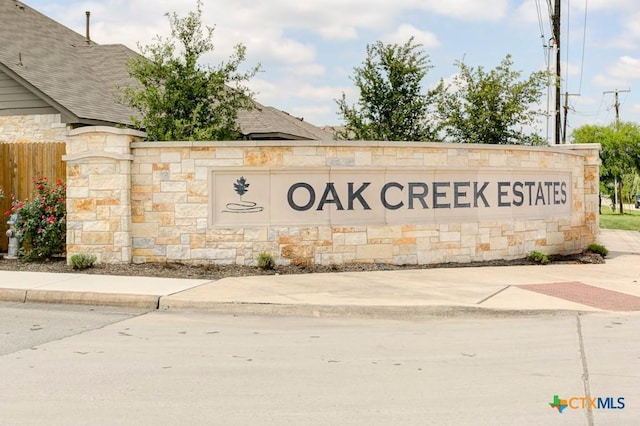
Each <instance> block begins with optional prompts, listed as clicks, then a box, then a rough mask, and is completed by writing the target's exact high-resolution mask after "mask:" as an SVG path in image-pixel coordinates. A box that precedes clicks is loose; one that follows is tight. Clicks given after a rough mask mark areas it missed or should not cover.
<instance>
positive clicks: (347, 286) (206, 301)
mask: <svg viewBox="0 0 640 426" xmlns="http://www.w3.org/2000/svg"><path fill="white" fill-rule="evenodd" d="M600 243H601V244H603V245H604V246H606V247H607V248H608V249H609V250H610V254H609V256H608V258H607V261H606V263H605V264H599V265H591V264H556V265H545V266H500V267H465V268H438V269H415V270H402V271H380V272H348V273H331V274H304V275H275V276H253V277H239V278H225V279H221V280H218V281H208V280H193V279H169V278H150V277H121V276H104V275H85V274H71V273H70V274H46V273H34V272H14V271H0V300H4V301H14V302H34V303H35V302H46V303H70V304H95V305H117V306H131V307H137V308H145V309H162V310H196V311H208V312H219V313H245V314H278V315H287V314H288V315H305V316H306V315H313V316H370V317H385V318H414V317H422V316H442V315H453V314H456V313H460V312H472V313H475V314H482V313H491V314H495V313H496V312H509V311H545V310H573V311H576V310H577V311H638V310H640V262H639V260H640V258H639V256H640V233H638V232H634V231H610V230H603V231H602V232H601V238H600Z"/></svg>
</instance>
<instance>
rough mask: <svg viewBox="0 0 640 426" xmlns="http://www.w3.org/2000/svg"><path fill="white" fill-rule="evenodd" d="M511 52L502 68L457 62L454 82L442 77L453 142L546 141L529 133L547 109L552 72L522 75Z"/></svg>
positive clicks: (445, 124)
mask: <svg viewBox="0 0 640 426" xmlns="http://www.w3.org/2000/svg"><path fill="white" fill-rule="evenodd" d="M512 65H513V62H512V60H511V56H510V55H507V56H506V57H505V58H504V59H503V60H502V62H501V63H500V65H498V66H497V67H496V68H494V69H492V70H489V71H485V69H484V68H483V67H480V66H479V67H477V68H473V67H470V66H468V65H467V64H465V63H463V62H456V66H457V67H458V68H459V73H458V74H456V76H455V77H454V78H453V80H452V82H451V83H450V84H446V83H445V82H444V80H441V81H440V84H439V85H438V88H437V89H436V91H437V102H436V103H437V107H438V115H439V118H440V121H441V124H442V129H443V131H444V133H445V135H446V137H445V139H446V140H449V141H451V142H466V143H490V144H525V145H541V144H545V143H546V142H544V141H543V139H542V138H541V137H540V136H539V135H537V134H535V133H534V134H530V133H527V128H533V127H535V125H536V122H537V120H538V117H540V116H542V115H543V111H540V110H535V109H533V107H534V106H535V105H536V104H538V103H539V101H540V98H541V97H542V95H543V92H544V88H545V85H546V82H547V78H548V77H547V73H545V72H534V73H532V74H531V75H530V76H529V77H528V78H527V79H524V80H523V79H521V74H522V73H521V72H519V71H514V70H512V69H511V68H512Z"/></svg>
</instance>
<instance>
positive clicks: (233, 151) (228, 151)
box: [215, 147, 244, 159]
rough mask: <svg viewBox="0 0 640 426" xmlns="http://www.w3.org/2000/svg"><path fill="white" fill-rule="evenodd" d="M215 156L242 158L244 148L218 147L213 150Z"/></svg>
mask: <svg viewBox="0 0 640 426" xmlns="http://www.w3.org/2000/svg"><path fill="white" fill-rule="evenodd" d="M215 153H216V158H220V159H229V158H232V159H244V150H243V149H242V148H233V147H220V148H216V150H215Z"/></svg>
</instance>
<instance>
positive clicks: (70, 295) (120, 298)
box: [0, 290, 159, 310]
mask: <svg viewBox="0 0 640 426" xmlns="http://www.w3.org/2000/svg"><path fill="white" fill-rule="evenodd" d="M20 291H22V292H25V291H24V290H20ZM25 293H26V295H25V297H24V298H23V299H21V300H16V301H19V302H24V303H57V304H71V305H95V306H118V307H126V308H140V309H149V310H152V309H153V310H155V309H158V301H159V296H153V295H145V294H119V293H96V292H83V291H60V290H27V291H26V292H25ZM0 298H1V299H2V300H6V299H5V298H4V294H3V293H2V292H0Z"/></svg>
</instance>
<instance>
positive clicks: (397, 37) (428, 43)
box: [382, 24, 440, 49]
mask: <svg viewBox="0 0 640 426" xmlns="http://www.w3.org/2000/svg"><path fill="white" fill-rule="evenodd" d="M411 37H413V38H414V41H415V42H416V43H420V44H422V45H423V47H424V48H425V49H430V48H434V47H438V46H440V41H439V40H438V37H437V36H436V35H435V34H434V33H432V32H430V31H422V30H419V29H417V28H416V27H414V26H413V25H409V24H402V25H400V26H399V27H398V28H396V30H395V31H394V32H393V33H390V34H387V35H385V36H383V37H382V39H383V40H384V41H385V42H386V43H397V44H404V43H406V42H407V41H408V40H409V39H410V38H411Z"/></svg>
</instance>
